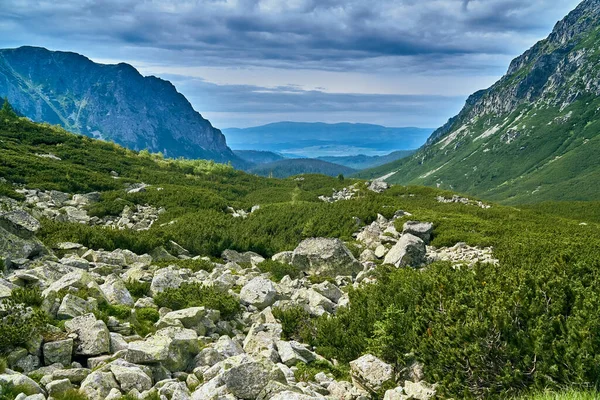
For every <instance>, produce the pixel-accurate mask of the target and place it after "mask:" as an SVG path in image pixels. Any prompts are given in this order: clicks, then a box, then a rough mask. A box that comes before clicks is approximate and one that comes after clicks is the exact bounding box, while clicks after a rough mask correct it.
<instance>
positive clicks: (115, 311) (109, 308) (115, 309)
mask: <svg viewBox="0 0 600 400" xmlns="http://www.w3.org/2000/svg"><path fill="white" fill-rule="evenodd" d="M94 314H95V315H96V318H97V319H101V320H103V321H104V322H107V321H108V317H115V318H117V319H119V320H121V321H126V320H128V319H129V318H130V317H131V307H129V306H125V305H121V304H119V305H113V304H109V303H107V302H99V303H98V309H97V310H96V311H94Z"/></svg>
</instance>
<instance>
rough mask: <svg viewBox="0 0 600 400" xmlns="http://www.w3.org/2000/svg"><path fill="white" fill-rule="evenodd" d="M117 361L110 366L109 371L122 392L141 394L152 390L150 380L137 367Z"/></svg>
mask: <svg viewBox="0 0 600 400" xmlns="http://www.w3.org/2000/svg"><path fill="white" fill-rule="evenodd" d="M117 361H118V362H114V363H112V364H111V365H110V371H111V372H112V373H113V375H114V376H115V378H116V380H117V382H119V385H120V386H121V390H123V392H125V393H129V392H130V391H131V390H133V389H136V390H138V391H139V392H143V391H144V390H150V389H151V388H152V378H151V377H150V376H148V374H146V373H145V372H144V371H143V370H142V369H141V368H140V367H139V366H137V365H135V364H131V363H127V362H125V361H122V360H117Z"/></svg>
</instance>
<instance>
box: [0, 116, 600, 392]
mask: <svg viewBox="0 0 600 400" xmlns="http://www.w3.org/2000/svg"><path fill="white" fill-rule="evenodd" d="M2 113H3V114H0V152H1V154H2V157H0V175H1V176H3V177H5V178H6V180H7V183H6V184H3V186H2V187H3V188H4V189H2V190H3V192H2V193H7V194H8V195H9V196H10V197H18V194H17V193H16V192H14V193H12V192H13V191H14V188H15V187H27V188H38V189H43V190H61V191H65V192H69V193H86V192H90V191H101V192H102V197H101V200H100V202H99V203H97V204H95V205H94V206H93V210H95V211H93V212H94V213H95V214H96V215H115V214H118V213H119V208H121V206H125V205H137V204H140V205H144V204H150V205H153V206H155V207H164V208H165V210H166V212H165V213H163V214H161V215H160V218H159V220H158V221H157V222H156V223H155V224H154V225H153V226H152V228H151V229H150V230H148V231H141V232H133V231H128V230H116V229H105V228H102V227H99V226H87V225H83V224H68V223H60V222H56V221H51V220H42V230H41V232H40V234H39V235H38V236H39V237H40V238H41V239H42V240H43V241H44V242H45V243H46V244H47V245H49V246H51V245H54V244H56V243H58V242H64V241H71V242H78V243H81V244H83V245H85V246H87V247H89V248H92V249H101V248H102V249H105V250H113V249H117V248H122V249H129V250H132V251H134V252H136V253H138V254H142V253H149V252H151V251H152V250H153V249H154V248H156V247H157V246H164V247H168V245H169V241H171V240H173V241H175V242H177V243H179V244H180V245H181V246H183V247H184V248H185V249H187V250H189V251H190V252H191V256H209V257H219V256H220V255H221V253H222V251H224V250H226V249H232V250H238V251H254V252H257V253H259V254H261V255H262V256H264V257H270V256H272V255H273V254H275V253H278V252H280V251H287V250H293V249H294V248H295V247H296V246H297V245H298V243H299V242H300V241H301V240H303V239H304V238H307V237H338V238H341V239H343V240H345V241H348V242H352V241H353V233H355V232H356V231H357V230H358V229H359V228H360V227H362V226H364V225H365V224H369V223H371V222H372V221H374V220H375V219H376V218H377V215H378V214H382V215H383V216H385V217H386V218H391V217H392V216H393V215H394V213H395V212H396V211H397V210H405V211H408V212H410V213H411V214H412V216H411V217H410V218H411V219H415V220H422V221H431V222H433V223H434V226H435V231H434V237H433V241H432V245H433V246H437V247H441V246H452V245H454V244H456V243H457V242H466V243H467V244H469V245H473V246H493V248H494V256H495V257H496V258H498V259H499V260H500V263H499V265H498V266H491V265H476V266H475V267H473V268H466V267H463V268H456V267H452V266H451V265H449V264H448V263H443V262H437V263H434V264H432V265H430V266H429V267H428V268H427V270H426V271H423V272H421V271H415V270H412V269H408V268H405V269H389V268H387V267H379V269H378V272H377V273H378V276H377V278H378V281H377V283H375V284H370V285H364V286H361V287H360V288H359V289H352V290H351V291H350V293H349V295H350V305H349V306H348V307H346V308H341V309H340V310H339V311H338V312H337V315H336V316H334V317H321V318H312V317H310V316H308V315H307V313H306V312H304V311H303V310H302V309H288V310H278V309H275V310H274V314H275V316H276V317H277V318H279V319H280V320H281V321H282V324H283V328H284V336H285V337H286V338H287V339H299V340H301V341H302V342H304V343H308V344H311V345H312V346H315V347H316V349H317V351H318V352H319V353H320V354H322V355H323V356H325V357H327V358H330V359H335V360H337V361H338V362H339V365H340V366H341V367H340V368H342V369H343V368H345V366H347V363H348V362H349V361H351V360H353V359H355V358H357V357H358V356H360V355H362V354H364V353H366V352H371V353H373V354H375V355H376V356H378V357H380V358H382V359H383V360H385V361H386V362H388V363H390V364H392V365H393V366H394V367H395V369H396V370H397V371H401V370H402V369H403V368H405V367H406V366H407V365H408V364H409V363H410V362H412V361H414V360H417V361H420V362H423V363H424V365H425V370H424V371H425V374H426V379H427V380H428V381H430V382H438V383H439V384H440V387H439V388H440V389H439V391H440V393H441V394H442V395H444V396H447V397H454V398H503V399H504V398H518V396H520V395H524V394H527V393H537V392H540V391H543V390H546V389H550V390H562V389H564V388H565V387H589V388H597V387H598V384H599V382H600V370H599V369H598V365H600V316H599V314H598V309H600V295H599V294H600V252H599V250H598V249H600V204H599V203H546V204H542V205H538V206H531V205H528V206H514V207H506V206H500V205H495V204H492V207H491V208H489V209H483V208H479V207H477V206H474V205H464V204H444V203H439V202H438V201H437V200H436V197H437V196H446V197H450V196H452V193H450V192H445V191H441V190H438V189H434V188H425V187H403V186H394V187H392V188H391V189H389V190H387V191H386V192H385V193H383V194H375V193H372V192H369V191H367V190H366V189H364V186H361V190H360V191H359V193H358V194H357V196H356V197H355V198H354V199H352V200H348V201H340V202H337V203H331V204H330V203H324V202H322V201H320V200H318V196H320V195H331V192H332V189H336V190H339V189H341V188H343V187H347V186H350V185H352V184H354V183H356V182H357V181H355V180H351V179H348V178H346V179H344V180H343V181H341V180H338V179H336V178H330V177H324V176H318V175H307V176H304V177H303V180H295V179H285V180H278V179H265V178H259V177H255V176H251V175H247V174H244V173H241V172H238V171H234V170H233V169H231V168H229V167H227V166H218V165H212V166H211V165H210V164H205V163H203V162H198V163H196V162H184V161H181V160H167V159H164V158H163V157H159V156H155V155H151V154H145V153H141V154H140V153H136V152H133V151H128V150H124V149H122V148H120V147H118V146H115V145H113V144H111V143H106V142H100V141H95V140H92V139H89V138H85V137H81V136H75V135H71V134H68V133H66V132H64V131H63V130H61V129H59V128H56V127H50V126H43V125H38V124H33V123H31V122H29V121H27V120H24V119H19V118H17V117H15V116H7V113H6V111H3V112H2ZM36 153H44V154H48V153H51V154H54V155H56V156H57V157H59V158H60V159H61V160H60V161H58V160H55V159H49V158H40V157H38V156H36V155H35V154H36ZM113 170H114V171H116V172H118V174H119V176H120V179H114V178H112V177H111V175H110V172H111V171H113ZM49 176H51V177H52V179H48V177H49ZM139 182H145V183H147V184H150V185H152V186H150V187H149V188H148V189H147V191H146V192H142V193H134V194H130V193H127V192H126V190H125V186H124V185H125V184H127V183H139ZM13 184H16V185H17V186H13ZM159 188H160V189H161V190H159ZM254 205H260V206H261V208H260V210H258V211H256V212H254V213H252V214H251V215H249V216H248V217H247V218H234V217H233V216H232V215H231V214H229V213H228V212H227V207H228V206H231V207H233V208H234V209H244V210H249V209H250V208H251V207H252V206H254ZM406 220H407V218H403V219H399V220H398V221H397V224H396V228H397V229H399V230H401V229H402V225H403V223H404V222H405V221H406ZM173 264H176V266H177V267H179V268H188V269H190V270H191V271H200V270H204V271H210V270H211V263H210V262H208V261H177V262H173ZM167 265H168V263H167ZM164 266H166V265H158V267H164ZM258 268H259V269H260V270H261V271H263V272H268V273H270V274H271V276H272V277H273V279H274V280H280V279H281V278H283V277H284V276H285V275H289V276H291V277H292V278H293V277H296V276H299V275H298V271H296V270H295V269H294V268H292V267H290V266H287V265H284V264H280V263H276V262H273V261H266V262H264V263H261V264H259V265H258ZM127 287H128V288H129V289H130V291H131V293H132V294H133V295H134V296H135V297H142V296H145V295H146V294H147V293H148V291H149V284H148V283H141V282H134V281H131V282H128V283H127ZM154 299H155V302H156V304H157V305H158V306H159V307H168V308H170V309H173V310H179V309H182V308H186V307H192V306H205V307H208V308H212V309H216V310H219V311H220V312H221V316H222V317H223V318H227V319H230V318H234V317H235V316H236V315H238V313H239V311H240V305H239V302H238V300H237V299H235V298H234V297H233V296H231V295H230V294H228V293H226V292H223V291H221V290H219V289H216V288H212V287H205V286H202V285H200V284H194V283H185V284H184V285H182V286H181V287H180V288H178V289H167V290H165V291H164V292H162V293H160V294H158V295H156V296H155V298H154ZM9 302H12V303H9V304H14V307H11V309H10V310H11V312H10V313H7V312H6V310H4V311H3V315H4V316H5V317H4V319H2V322H1V323H0V349H3V350H5V349H8V348H11V347H13V346H19V345H21V344H23V341H24V338H27V337H29V336H31V333H32V332H33V331H35V330H36V329H39V328H40V327H41V326H42V324H44V323H45V320H44V314H43V312H41V311H40V310H39V304H40V303H39V297H38V293H37V292H35V289H23V290H19V291H16V293H15V294H14V297H13V298H12V299H10V300H9ZM99 312H100V313H103V314H102V315H100V316H101V317H102V318H106V316H115V317H117V318H122V319H125V318H129V320H133V318H134V317H135V319H136V320H137V322H136V323H134V327H135V329H136V331H137V332H138V333H139V334H141V335H143V334H145V333H149V332H151V331H152V329H153V325H152V324H153V323H154V322H156V321H157V320H158V313H157V311H156V310H154V309H139V310H135V316H133V315H132V310H131V309H129V308H119V307H115V306H110V307H109V306H107V305H102V306H101V307H100V310H99ZM409 354H410V356H407V355H409ZM313 367H315V366H311V365H308V366H306V367H303V372H301V375H310V374H312V373H313V372H315V371H316V370H317V369H318V368H321V367H322V366H318V368H317V367H315V368H313ZM565 396H568V395H565ZM573 396H576V395H573ZM581 396H585V395H584V394H582V395H581ZM541 398H542V399H545V398H544V397H541ZM550 398H552V397H550ZM573 398H577V397H573ZM582 398H583V399H585V398H586V397H582ZM534 399H535V397H534ZM557 399H561V398H560V397H557ZM565 399H569V397H565Z"/></svg>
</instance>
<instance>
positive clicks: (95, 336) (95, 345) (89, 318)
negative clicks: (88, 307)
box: [65, 314, 110, 356]
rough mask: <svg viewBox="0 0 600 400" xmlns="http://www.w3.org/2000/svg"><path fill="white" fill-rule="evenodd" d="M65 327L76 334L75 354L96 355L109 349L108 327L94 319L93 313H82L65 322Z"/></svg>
mask: <svg viewBox="0 0 600 400" xmlns="http://www.w3.org/2000/svg"><path fill="white" fill-rule="evenodd" d="M65 329H66V330H67V331H68V332H73V333H76V334H77V339H75V353H74V354H76V355H81V356H97V355H100V354H105V353H108V352H109V351H110V335H109V332H108V328H107V327H106V324H105V323H104V322H103V321H98V320H96V317H94V314H86V315H82V316H80V317H75V318H73V319H72V320H70V321H67V322H65Z"/></svg>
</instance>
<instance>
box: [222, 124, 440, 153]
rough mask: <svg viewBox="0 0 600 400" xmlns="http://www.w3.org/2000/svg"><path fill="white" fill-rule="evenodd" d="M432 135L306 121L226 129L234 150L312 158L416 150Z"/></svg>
mask: <svg viewBox="0 0 600 400" xmlns="http://www.w3.org/2000/svg"><path fill="white" fill-rule="evenodd" d="M432 132H433V129H422V128H387V127H384V126H379V125H368V124H350V123H341V124H325V123H302V122H278V123H274V124H269V125H264V126H257V127H253V128H244V129H239V128H230V129H223V133H224V134H225V136H226V137H227V143H229V145H230V146H231V148H232V149H236V150H262V151H272V152H277V153H281V154H283V155H286V154H296V155H299V156H303V157H312V158H316V157H330V156H351V155H357V154H365V155H382V154H388V153H390V152H391V151H394V150H412V149H416V148H418V147H420V146H421V145H423V143H425V141H426V140H427V138H428V137H429V135H431V133H432Z"/></svg>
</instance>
